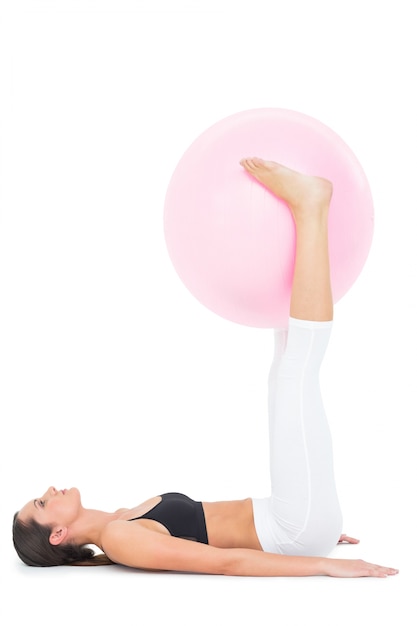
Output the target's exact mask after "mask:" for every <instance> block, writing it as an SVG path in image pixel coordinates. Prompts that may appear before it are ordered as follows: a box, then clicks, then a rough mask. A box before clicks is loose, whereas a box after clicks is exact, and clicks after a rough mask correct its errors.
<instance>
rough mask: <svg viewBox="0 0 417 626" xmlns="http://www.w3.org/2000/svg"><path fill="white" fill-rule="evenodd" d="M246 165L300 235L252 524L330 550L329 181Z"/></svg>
mask: <svg viewBox="0 0 417 626" xmlns="http://www.w3.org/2000/svg"><path fill="white" fill-rule="evenodd" d="M241 164H242V166H243V167H244V168H245V169H246V170H247V171H248V172H250V173H251V174H252V175H253V176H255V178H257V180H258V181H259V182H260V183H262V184H264V185H265V186H266V187H267V188H268V189H269V190H270V191H272V193H274V194H276V195H277V196H278V197H280V198H282V199H283V200H285V201H286V202H287V204H288V206H289V208H290V210H291V212H292V215H293V218H294V221H295V225H296V234H297V240H296V258H295V268H294V277H293V286H292V295H291V307H290V320H289V328H288V333H287V331H286V330H282V331H278V330H277V331H275V357H274V362H273V365H272V368H271V374H270V380H269V416H270V457H271V459H270V464H271V487H272V495H271V497H270V498H266V499H262V500H253V504H254V517H255V526H256V529H257V533H258V536H259V540H260V542H261V545H262V547H263V549H264V550H267V551H271V552H278V553H282V554H302V555H326V554H328V553H329V552H330V551H331V549H332V547H333V546H334V545H336V543H337V541H338V538H339V536H340V533H341V513H340V507H339V503H338V499H337V494H336V487H335V482H334V476H333V453H332V442H331V436H330V432H329V428H328V423H327V418H326V414H325V411H324V407H323V403H322V399H321V393H320V385H319V370H320V365H321V361H322V358H323V356H324V353H325V350H326V347H327V343H328V339H329V336H330V331H331V326H332V322H331V320H332V319H333V301H332V293H331V284H330V269H329V258H328V241H327V239H328V233H327V219H328V211H329V205H330V200H331V195H332V185H331V184H330V183H329V182H328V181H326V180H324V179H321V178H316V177H312V176H306V175H304V174H299V173H298V172H294V171H292V170H290V169H288V168H286V167H283V166H281V165H278V164H277V163H273V162H270V161H263V160H262V159H257V158H254V159H244V160H242V162H241Z"/></svg>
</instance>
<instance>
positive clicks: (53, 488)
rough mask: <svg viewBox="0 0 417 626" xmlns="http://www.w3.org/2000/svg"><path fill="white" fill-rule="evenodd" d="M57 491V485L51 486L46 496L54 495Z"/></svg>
mask: <svg viewBox="0 0 417 626" xmlns="http://www.w3.org/2000/svg"><path fill="white" fill-rule="evenodd" d="M56 493H57V491H56V489H55V487H49V489H48V490H47V492H46V493H45V496H49V497H51V496H54V495H55V494H56Z"/></svg>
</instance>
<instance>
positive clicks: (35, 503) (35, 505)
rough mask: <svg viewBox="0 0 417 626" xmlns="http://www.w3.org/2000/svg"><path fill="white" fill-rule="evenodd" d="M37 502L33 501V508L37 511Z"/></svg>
mask: <svg viewBox="0 0 417 626" xmlns="http://www.w3.org/2000/svg"><path fill="white" fill-rule="evenodd" d="M37 502H38V501H37V500H34V501H33V506H34V507H35V509H37V508H38V505H37Z"/></svg>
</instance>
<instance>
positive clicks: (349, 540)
mask: <svg viewBox="0 0 417 626" xmlns="http://www.w3.org/2000/svg"><path fill="white" fill-rule="evenodd" d="M338 543H359V539H355V538H354V537H348V535H341V536H340V539H339V541H338Z"/></svg>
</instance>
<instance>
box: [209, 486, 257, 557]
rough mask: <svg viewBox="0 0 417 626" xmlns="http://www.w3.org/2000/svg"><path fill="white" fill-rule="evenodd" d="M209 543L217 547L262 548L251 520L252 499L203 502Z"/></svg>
mask: <svg viewBox="0 0 417 626" xmlns="http://www.w3.org/2000/svg"><path fill="white" fill-rule="evenodd" d="M203 509H204V515H205V518H206V527H207V535H208V540H209V544H210V545H211V546H216V547H217V548H251V549H252V550H262V547H261V544H260V543H259V539H258V536H257V534H256V530H255V524H254V521H253V506H252V500H251V499H250V498H246V499H245V500H231V501H227V502H203Z"/></svg>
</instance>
